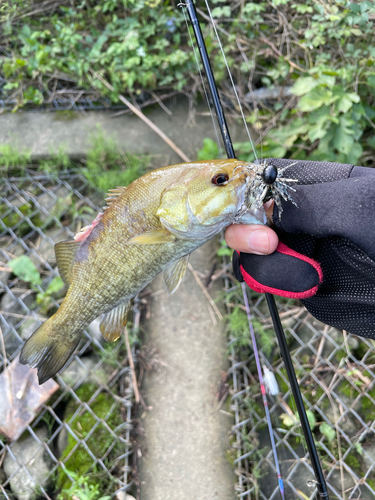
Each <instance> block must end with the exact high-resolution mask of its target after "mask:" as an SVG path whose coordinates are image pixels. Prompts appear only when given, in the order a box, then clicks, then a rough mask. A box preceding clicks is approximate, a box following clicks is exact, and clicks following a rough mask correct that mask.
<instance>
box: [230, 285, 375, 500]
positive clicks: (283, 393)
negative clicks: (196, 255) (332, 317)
mask: <svg viewBox="0 0 375 500" xmlns="http://www.w3.org/2000/svg"><path fill="white" fill-rule="evenodd" d="M237 288H238V287H233V288H230V281H227V292H229V293H230V296H231V300H230V302H229V308H230V309H231V310H233V309H234V308H240V309H241V308H243V304H242V301H241V296H240V293H239V291H237ZM233 296H235V297H236V300H234V298H233ZM252 299H253V300H252V303H253V307H252V313H253V321H254V323H255V326H256V328H257V330H258V332H261V335H260V341H261V344H263V350H262V363H263V366H264V367H266V369H268V370H270V371H272V372H273V374H274V376H275V377H276V380H277V382H278V385H279V389H280V392H279V395H278V396H277V397H273V396H268V397H269V406H270V412H271V419H272V423H273V433H274V437H275V441H276V444H277V450H278V456H279V461H280V463H281V472H282V476H283V480H284V483H285V486H286V488H285V492H286V498H293V499H295V498H300V499H306V498H310V499H313V498H316V488H315V478H314V475H313V470H312V468H311V466H310V464H309V456H308V453H307V449H306V446H305V443H304V438H303V436H302V431H301V429H300V425H299V420H298V416H297V412H296V408H295V405H294V400H293V396H292V395H291V392H290V390H289V386H288V381H287V377H286V371H285V368H284V364H283V361H282V359H281V358H280V352H279V349H278V347H277V345H276V344H275V343H274V342H273V340H271V338H272V337H271V336H272V323H271V319H270V316H269V312H268V309H267V305H266V301H265V298H264V297H263V296H259V295H257V294H255V293H254V294H252ZM278 307H279V310H280V315H281V319H282V323H283V327H284V330H285V333H286V337H287V341H288V346H289V349H290V351H291V354H292V359H293V363H294V367H295V370H296V373H297V378H298V381H299V385H300V388H301V392H302V395H303V399H304V403H305V407H306V409H307V410H308V416H309V421H310V424H311V426H312V427H313V429H314V437H315V441H316V445H317V449H318V452H319V455H320V457H321V462H322V465H323V468H324V472H325V477H326V478H327V485H328V491H329V495H330V498H331V499H340V500H341V499H342V500H344V499H362V500H363V499H366V500H367V499H368V500H369V499H373V498H375V436H374V432H375V430H374V425H375V424H374V418H375V406H374V403H375V401H374V399H375V377H374V367H375V364H374V361H375V349H374V345H373V342H372V341H371V340H368V339H364V338H359V337H356V336H354V335H351V334H348V333H346V332H342V331H339V330H336V329H335V328H332V327H328V326H326V325H324V324H322V323H320V322H319V321H317V320H315V319H314V318H313V317H312V316H311V315H310V314H309V313H308V312H307V310H306V309H305V308H304V307H303V306H302V305H301V304H300V303H299V302H297V301H292V300H289V301H288V300H284V299H280V300H278ZM238 340H239V339H238V336H237V337H236V336H233V335H232V336H231V340H230V345H231V346H232V349H231V362H232V363H231V372H232V377H233V392H232V395H231V408H232V410H233V411H234V414H235V426H234V429H233V431H234V448H235V449H236V454H235V455H233V462H234V464H235V466H236V473H237V477H238V482H237V485H236V489H237V493H238V496H239V497H240V498H241V499H246V500H250V499H254V498H259V499H264V500H266V499H267V500H271V499H278V498H280V493H279V489H278V482H277V477H276V469H275V464H274V459H273V455H272V450H271V447H270V444H269V438H268V435H267V432H268V431H267V428H266V420H265V414H264V408H263V407H262V403H261V393H260V387H259V381H258V378H257V375H256V368H255V360H254V355H253V352H252V349H251V346H250V344H249V341H248V340H246V341H245V342H244V340H243V339H242V341H241V343H239V342H238ZM266 354H267V355H266Z"/></svg>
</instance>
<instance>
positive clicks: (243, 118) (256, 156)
mask: <svg viewBox="0 0 375 500" xmlns="http://www.w3.org/2000/svg"><path fill="white" fill-rule="evenodd" d="M204 1H205V4H206V7H207V11H208V14H209V16H210V19H211V23H212V26H213V28H214V30H215V34H216V39H217V41H218V42H219V47H220V50H221V53H222V55H223V59H224V62H225V66H226V67H227V71H228V75H229V78H230V81H231V82H232V87H233V90H234V93H235V95H236V99H237V102H238V106H239V108H240V112H241V116H242V120H243V122H244V124H245V128H246V132H247V135H248V136H249V141H250V144H251V147H252V149H253V152H254V156H255V159H256V160H258V155H257V153H256V151H255V147H254V143H253V140H252V139H251V135H250V132H249V127H248V126H247V122H246V118H245V115H244V112H243V109H242V104H241V101H240V98H239V97H238V94H237V90H236V86H235V84H234V81H233V78H232V73H231V71H230V69H229V65H228V61H227V58H226V57H225V52H224V49H223V46H222V44H221V41H220V37H219V34H218V32H217V29H216V26H215V23H214V20H213V18H212V15H211V10H210V7H209V5H208V2H207V0H204Z"/></svg>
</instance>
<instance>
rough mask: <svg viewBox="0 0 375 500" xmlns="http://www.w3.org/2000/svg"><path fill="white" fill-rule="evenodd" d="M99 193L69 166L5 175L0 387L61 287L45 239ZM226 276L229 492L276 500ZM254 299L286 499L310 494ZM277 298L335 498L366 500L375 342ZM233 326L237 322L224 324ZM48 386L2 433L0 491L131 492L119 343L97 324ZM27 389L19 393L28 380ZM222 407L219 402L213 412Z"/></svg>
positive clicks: (54, 237)
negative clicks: (17, 429)
mask: <svg viewBox="0 0 375 500" xmlns="http://www.w3.org/2000/svg"><path fill="white" fill-rule="evenodd" d="M103 198H104V197H103V195H102V194H101V193H98V192H96V191H95V190H93V189H92V188H90V187H89V185H88V183H87V181H86V179H85V178H84V177H82V176H81V175H79V174H76V173H73V174H62V175H60V176H51V175H41V174H35V173H32V172H28V173H27V175H25V176H24V177H23V178H9V179H3V180H2V182H1V186H0V282H1V283H0V326H1V330H2V338H3V343H2V345H0V382H1V377H3V376H4V374H6V372H7V370H8V369H9V367H10V365H11V364H12V363H16V362H17V361H16V360H17V356H18V355H19V352H20V350H21V347H22V345H23V342H24V341H25V339H27V338H28V336H29V335H30V334H31V333H32V332H33V331H34V330H35V329H36V328H37V327H38V326H39V325H40V324H41V322H42V321H44V320H45V318H46V317H47V316H49V315H50V314H51V313H52V312H54V310H56V308H57V307H58V306H59V304H60V303H61V301H62V294H63V290H60V289H59V290H56V287H51V286H50V285H51V283H52V282H53V280H54V279H55V278H56V277H57V276H58V273H57V269H56V264H55V258H54V252H53V246H54V244H55V243H57V242H59V241H62V240H67V239H72V238H73V237H74V235H75V234H76V233H77V232H78V231H79V230H80V229H81V228H82V227H83V226H85V225H87V224H88V223H90V222H91V221H92V219H93V218H94V217H95V214H96V213H97V211H98V210H99V207H100V206H102V204H103ZM21 256H26V257H28V261H31V262H32V263H33V264H34V266H35V268H36V270H37V273H38V276H39V277H40V280H35V283H32V282H30V281H25V280H22V279H21V278H20V277H17V276H16V275H15V274H14V273H13V272H12V269H11V268H10V267H9V266H10V262H11V261H13V260H14V259H15V258H17V257H21ZM224 270H225V274H226V276H227V277H226V279H225V290H226V296H227V306H228V311H229V316H228V317H229V321H228V325H229V328H230V332H229V338H230V341H229V347H230V359H231V369H230V372H229V374H228V380H227V384H228V386H227V387H228V391H229V396H228V398H227V402H226V403H227V406H226V410H227V411H229V412H230V413H231V414H232V415H234V427H233V436H232V448H231V449H230V450H228V452H227V456H228V460H229V461H230V462H231V463H232V464H233V467H234V468H235V471H236V475H237V483H236V485H235V490H236V495H237V497H238V498H241V499H245V500H250V499H251V500H253V499H262V500H272V499H278V498H280V496H279V491H278V483H277V477H276V469H275V464H274V459H273V456H272V451H271V448H270V444H269V438H268V434H267V432H268V431H267V425H266V421H265V415H264V409H263V407H262V401H261V394H260V388H259V383H258V378H257V375H256V368H255V360H254V357H253V352H252V348H251V345H250V341H249V337H248V334H247V333H246V331H247V330H246V327H245V322H246V316H245V313H244V310H243V309H244V306H243V303H242V299H241V293H240V292H241V289H240V288H239V287H238V285H237V284H236V282H235V281H234V279H233V278H232V276H231V274H230V266H229V264H226V266H225V269H224ZM249 294H250V292H249ZM251 299H252V312H253V316H254V324H255V328H256V331H257V332H258V336H259V337H260V343H261V345H262V353H261V359H262V363H263V366H264V367H266V368H267V369H268V370H270V371H271V372H273V373H274V375H275V377H276V379H277V382H278V384H279V389H280V392H279V396H273V397H272V396H269V405H270V411H271V418H272V422H273V432H274V436H275V441H276V444H277V450H278V455H279V460H280V463H281V470H282V475H283V479H284V482H285V485H286V498H287V499H293V500H294V499H297V498H298V499H306V498H309V499H313V498H315V497H316V488H315V485H314V476H313V473H312V470H311V467H310V465H309V459H308V454H307V451H306V447H305V445H304V440H303V437H302V434H301V430H300V426H299V422H298V418H297V417H296V409H295V406H294V402H293V398H292V396H291V394H290V391H289V385H288V381H287V377H286V373H285V369H284V366H283V362H282V360H281V359H280V354H279V349H278V347H277V344H276V341H275V339H274V336H273V334H272V325H271V320H270V317H269V313H268V310H267V307H266V303H265V300H264V299H263V297H262V296H259V295H257V294H255V293H254V294H251ZM140 305H141V304H140V301H139V300H138V301H136V302H135V306H134V307H133V321H132V330H131V331H130V336H131V340H132V353H133V357H134V358H135V357H136V353H137V349H138V344H137V331H138V327H139V317H140ZM278 305H279V309H280V313H281V318H282V322H283V326H284V329H285V332H286V335H287V339H288V345H289V348H290V350H291V353H292V358H293V362H294V366H295V369H296V372H297V377H298V380H299V383H300V387H301V390H302V393H303V397H304V401H305V405H306V408H307V409H308V410H309V412H308V413H309V419H310V422H311V425H312V426H313V428H314V435H315V438H316V442H317V447H318V451H319V454H320V456H321V460H322V463H323V466H324V470H325V473H326V477H327V482H328V485H329V492H330V498H331V499H353V500H354V499H358V500H359V499H361V500H367V499H368V500H369V499H373V498H375V436H374V434H375V424H374V419H375V374H374V368H375V349H374V346H373V343H372V342H371V341H370V340H367V339H360V338H357V337H355V336H352V335H350V334H346V333H345V332H344V333H343V332H340V331H338V330H335V329H334V328H330V327H327V326H325V325H323V324H321V323H319V322H318V321H316V320H314V319H313V318H312V317H311V316H310V315H309V314H308V312H307V311H306V310H305V309H304V308H303V307H302V306H301V305H300V304H299V303H298V302H296V301H288V300H279V301H278ZM244 317H245V321H244ZM235 322H237V323H236V325H237V326H233V325H235ZM238 325H240V326H238ZM241 325H242V326H241ZM241 328H242V330H241ZM55 380H56V382H57V384H58V388H57V390H56V392H54V394H53V395H52V396H51V397H50V399H49V400H48V401H47V402H46V403H44V404H43V405H42V406H41V408H40V409H39V411H38V412H37V414H36V418H35V419H34V420H33V421H32V422H31V423H30V424H29V425H27V427H26V430H25V432H24V433H23V434H22V437H20V438H19V439H16V440H14V441H12V442H11V441H10V440H9V439H8V440H7V439H5V438H4V437H0V498H6V499H12V500H13V499H20V500H31V499H34V498H36V497H40V498H48V499H50V498H56V497H57V494H58V493H60V492H61V491H63V493H62V495H63V497H64V496H65V498H73V497H74V488H75V487H82V486H84V483H85V482H86V487H87V488H88V491H91V492H93V491H94V489H95V488H97V489H98V492H99V491H100V495H101V496H103V495H106V494H108V495H113V494H115V493H116V492H118V491H126V492H130V493H133V494H134V495H136V493H134V492H136V491H137V488H136V483H137V475H136V471H137V465H136V455H137V453H136V452H134V450H135V449H136V448H137V446H138V445H137V446H134V439H135V440H136V439H137V435H136V432H135V430H134V415H133V409H134V408H133V403H132V401H133V390H132V373H131V369H130V367H129V359H128V356H127V351H126V348H125V342H124V340H123V339H120V340H119V341H118V342H116V343H115V344H109V343H107V342H105V341H103V340H102V338H101V335H100V333H99V329H98V323H97V322H94V323H93V324H92V325H90V327H89V329H88V330H87V331H86V332H85V334H84V336H83V339H82V341H81V343H80V345H79V347H78V349H77V350H76V352H75V354H74V356H73V358H72V359H71V361H70V363H69V365H68V366H67V367H66V368H65V369H64V370H63V371H62V372H61V373H60V374H59V375H57V376H56V377H55ZM0 387H1V384H0ZM0 390H1V389H0ZM23 390H24V392H25V391H26V390H27V386H26V385H25V386H24V389H23ZM16 396H17V395H16ZM23 396H24V395H23V394H22V395H21V396H20V397H23ZM223 399H224V398H223ZM226 403H225V401H223V400H222V401H221V403H220V404H221V409H222V411H224V408H223V406H224V404H226ZM140 434H141V432H140ZM72 485H73V486H72ZM72 488H73V490H72ZM67 490H69V492H67ZM79 498H80V497H79ZM95 498H97V496H95Z"/></svg>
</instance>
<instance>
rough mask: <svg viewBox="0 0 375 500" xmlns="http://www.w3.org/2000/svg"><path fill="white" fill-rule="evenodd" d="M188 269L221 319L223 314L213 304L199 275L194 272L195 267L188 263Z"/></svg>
mask: <svg viewBox="0 0 375 500" xmlns="http://www.w3.org/2000/svg"><path fill="white" fill-rule="evenodd" d="M188 269H189V271H190V272H191V274H192V275H193V276H194V278H195V281H196V282H197V283H198V285H199V287H200V289H201V290H202V292H203V293H204V295H205V296H206V299H207V300H208V302H209V303H210V304H211V307H212V309H213V310H214V311H215V313H216V314H217V317H218V318H219V319H223V315H222V314H221V312H220V311H219V309H218V307H217V305H216V304H215V302H214V301H213V300H212V297H211V295H210V294H209V293H208V292H207V290H206V288H205V287H204V285H203V283H202V281H201V279H200V277H199V276H198V274H197V273H196V271H195V269H194V268H193V266H192V265H191V264H190V263H189V264H188Z"/></svg>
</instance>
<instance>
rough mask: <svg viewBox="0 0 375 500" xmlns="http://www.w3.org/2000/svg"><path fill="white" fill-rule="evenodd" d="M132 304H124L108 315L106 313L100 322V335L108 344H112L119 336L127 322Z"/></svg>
mask: <svg viewBox="0 0 375 500" xmlns="http://www.w3.org/2000/svg"><path fill="white" fill-rule="evenodd" d="M131 306H132V302H131V301H130V302H125V304H121V305H119V306H117V307H115V308H114V309H112V310H111V311H109V312H108V313H106V314H105V315H104V316H103V318H102V321H101V322H100V327H99V328H100V333H101V334H102V335H103V337H104V338H105V339H106V340H108V342H114V341H115V340H117V339H118V338H119V336H120V335H121V330H122V329H123V328H124V326H126V323H127V322H128V313H129V311H130V309H131Z"/></svg>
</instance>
